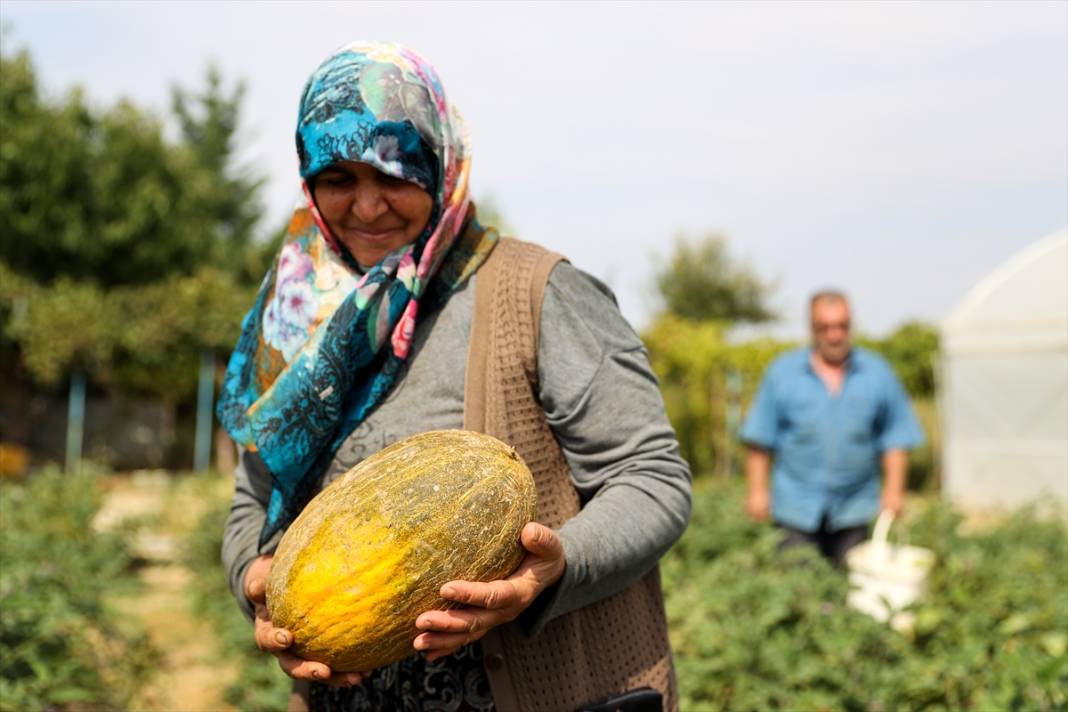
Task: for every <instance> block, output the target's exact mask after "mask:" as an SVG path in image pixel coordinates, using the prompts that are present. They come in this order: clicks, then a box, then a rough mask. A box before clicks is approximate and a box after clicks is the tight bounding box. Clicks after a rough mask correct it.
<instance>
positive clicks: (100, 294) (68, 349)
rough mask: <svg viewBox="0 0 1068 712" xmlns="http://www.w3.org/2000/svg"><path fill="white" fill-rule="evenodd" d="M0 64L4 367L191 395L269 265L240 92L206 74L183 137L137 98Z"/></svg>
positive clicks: (184, 95) (231, 336)
mask: <svg viewBox="0 0 1068 712" xmlns="http://www.w3.org/2000/svg"><path fill="white" fill-rule="evenodd" d="M0 63H2V64H0V80H2V81H0V127H2V129H3V130H2V131H0V350H2V351H3V353H2V354H0V356H2V357H3V358H2V359H0V363H10V362H12V361H14V362H16V363H20V364H21V365H22V366H24V367H25V368H26V370H27V371H28V373H29V375H30V376H31V377H32V378H33V380H34V381H35V382H37V383H40V384H48V383H60V382H62V380H63V379H64V378H65V377H66V375H67V374H69V373H70V372H71V371H72V370H75V369H77V370H82V371H84V372H86V373H88V375H89V376H90V377H91V378H92V380H93V381H94V382H95V383H96V384H98V385H103V386H107V387H109V388H112V389H114V390H120V391H137V392H151V393H154V394H156V395H158V396H160V397H162V398H163V399H165V400H167V401H170V402H177V401H179V400H181V399H182V398H185V397H187V396H189V395H191V393H192V392H193V389H194V387H195V383H196V370H197V364H198V362H199V357H200V353H201V351H202V350H203V349H212V350H217V351H220V350H224V349H226V348H228V347H229V346H231V345H232V344H233V343H234V340H235V339H236V337H237V334H238V331H239V329H240V321H241V316H242V314H243V312H244V310H245V309H247V307H248V305H249V304H250V303H251V300H252V296H253V294H254V292H255V285H256V282H257V281H258V280H259V279H261V278H262V276H263V271H264V270H265V264H264V265H256V264H253V263H255V262H257V261H262V260H263V257H262V254H263V251H262V249H261V248H259V247H258V246H256V245H255V243H254V240H253V237H252V234H253V231H254V229H255V226H256V224H257V220H258V217H259V201H258V194H259V189H260V184H261V182H262V181H260V180H259V179H256V178H254V177H250V176H249V175H248V174H247V172H244V171H240V170H237V169H234V167H233V154H234V150H233V149H234V144H235V132H236V128H237V120H238V116H239V109H240V102H241V98H242V96H243V93H242V89H241V86H240V85H238V87H237V89H235V90H234V91H232V92H230V93H225V92H224V91H223V89H222V81H221V79H220V78H219V76H218V73H217V72H215V71H214V70H209V73H208V81H207V88H206V89H205V90H204V91H203V92H202V93H198V94H192V93H189V92H185V91H183V90H180V89H176V90H175V93H174V97H175V99H174V101H175V105H174V109H175V112H176V118H177V119H178V122H179V124H180V129H181V140H179V141H177V142H174V141H168V140H166V138H165V137H164V133H163V130H162V125H161V122H160V120H159V119H158V118H157V117H155V116H153V115H152V114H150V113H148V112H145V111H143V110H141V109H138V108H137V107H135V106H134V105H133V104H131V103H129V102H125V101H124V102H119V103H117V104H116V105H114V106H111V107H106V108H103V109H94V108H91V107H89V106H88V105H87V103H86V102H85V101H84V99H83V98H82V95H81V93H80V91H78V90H77V89H75V90H73V91H71V92H69V93H68V94H67V95H66V96H64V97H62V98H60V99H48V98H47V97H44V96H43V95H42V92H41V90H40V88H39V85H38V81H37V77H36V74H35V72H34V69H33V65H32V62H31V61H30V58H29V56H28V55H27V54H26V52H25V51H22V52H19V53H17V54H15V55H12V56H8V55H7V54H0Z"/></svg>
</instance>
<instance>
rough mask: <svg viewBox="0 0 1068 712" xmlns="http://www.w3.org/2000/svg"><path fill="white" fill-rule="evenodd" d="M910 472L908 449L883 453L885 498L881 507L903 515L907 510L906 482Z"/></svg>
mask: <svg viewBox="0 0 1068 712" xmlns="http://www.w3.org/2000/svg"><path fill="white" fill-rule="evenodd" d="M908 474H909V453H908V450H898V449H894V450H887V451H886V452H884V453H883V498H882V503H881V505H880V509H882V510H884V511H888V512H890V513H892V514H893V515H894V516H895V517H897V516H901V513H902V512H903V511H904V510H905V483H906V481H907V480H908Z"/></svg>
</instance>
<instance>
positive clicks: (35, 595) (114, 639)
mask: <svg viewBox="0 0 1068 712" xmlns="http://www.w3.org/2000/svg"><path fill="white" fill-rule="evenodd" d="M99 503H100V492H99V489H98V486H97V481H96V479H95V477H94V476H93V475H92V474H83V475H78V476H69V475H64V474H62V473H61V472H59V471H57V470H47V471H43V472H38V473H36V474H34V475H32V476H31V477H30V478H29V479H28V480H27V481H26V482H25V483H19V482H13V481H2V482H0V553H2V556H3V566H2V567H0V650H2V651H3V654H2V655H0V710H5V711H7V710H10V711H11V712H15V711H16V710H18V711H21V710H30V709H55V708H63V707H65V706H69V705H82V706H83V707H84V706H85V705H90V704H91V705H92V707H93V708H94V709H116V710H119V709H126V708H127V706H128V704H127V703H128V702H129V701H130V699H131V698H132V696H133V694H134V693H135V692H136V691H137V689H138V688H139V687H140V686H141V685H142V684H143V683H144V682H145V680H147V677H148V674H149V672H150V671H151V669H152V667H153V665H154V663H155V661H156V659H157V654H156V652H155V651H154V650H153V648H152V647H151V645H150V644H149V642H148V639H147V637H146V635H145V633H144V632H143V631H141V630H138V629H137V628H136V627H134V625H133V624H132V623H131V622H130V621H128V620H124V619H123V618H122V617H121V616H119V615H118V614H117V613H116V612H115V611H113V610H111V608H110V607H109V606H108V605H106V603H105V594H110V593H113V592H115V591H117V590H119V591H121V590H127V591H130V590H135V589H136V586H137V583H136V576H135V575H134V573H133V570H132V564H133V558H132V556H131V554H130V552H129V550H128V549H127V547H126V544H125V543H124V540H123V537H122V534H121V532H117V533H99V532H94V531H93V530H92V528H91V523H92V519H93V516H94V515H95V513H96V511H97V509H98V506H99Z"/></svg>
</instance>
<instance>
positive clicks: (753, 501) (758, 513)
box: [745, 445, 771, 522]
mask: <svg viewBox="0 0 1068 712" xmlns="http://www.w3.org/2000/svg"><path fill="white" fill-rule="evenodd" d="M770 471H771V454H770V453H769V452H768V451H767V450H764V449H762V448H759V447H755V446H753V445H748V446H747V447H746V455H745V484H746V497H745V511H746V514H748V515H749V518H750V519H752V520H753V521H754V522H766V521H767V520H768V518H769V517H770V516H771V494H770V492H769V490H768V479H769V478H768V473H769V472H770Z"/></svg>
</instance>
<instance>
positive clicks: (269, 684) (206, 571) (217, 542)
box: [186, 502, 293, 712]
mask: <svg viewBox="0 0 1068 712" xmlns="http://www.w3.org/2000/svg"><path fill="white" fill-rule="evenodd" d="M228 505H229V502H221V503H218V504H216V505H215V506H213V507H212V508H211V509H210V510H209V511H208V512H207V513H205V514H204V516H203V517H201V519H200V523H199V524H198V525H197V527H196V528H195V529H194V532H193V534H192V535H191V536H190V538H189V540H188V541H187V542H186V551H187V560H186V565H187V566H188V567H189V569H190V570H191V571H193V572H194V575H195V576H194V579H193V581H192V583H191V585H190V594H191V595H192V597H193V610H194V611H195V612H197V613H199V614H201V615H203V616H204V618H205V619H206V620H207V622H208V623H209V625H210V626H211V627H212V628H213V629H214V630H215V632H216V636H217V641H218V647H219V656H220V657H221V658H223V659H225V660H233V661H235V662H236V665H237V668H238V674H237V677H236V679H235V680H234V681H233V682H232V683H231V684H230V685H229V686H228V687H227V688H226V692H225V693H224V694H225V698H226V701H227V702H228V703H230V704H232V705H234V706H235V707H237V708H238V709H240V710H244V711H245V712H258V711H260V710H263V711H264V712H267V711H268V710H281V709H285V708H286V704H287V700H288V698H289V691H290V688H291V687H292V682H293V681H292V680H291V679H290V678H289V677H288V676H287V675H286V674H285V673H283V672H282V670H281V669H280V668H279V667H278V663H277V662H276V661H275V658H274V656H272V655H268V654H267V653H264V652H262V651H261V650H260V649H259V648H257V647H256V643H255V641H254V640H253V638H252V624H251V623H250V622H249V621H248V620H247V619H246V618H245V616H244V615H243V614H242V613H241V610H240V609H239V608H238V607H237V603H236V602H235V601H234V597H233V594H232V593H231V592H230V587H229V585H228V584H227V580H226V573H225V572H224V571H223V569H222V565H221V563H220V560H219V552H220V551H221V550H222V536H223V525H224V524H225V523H226V515H227V513H228V511H229V506H228Z"/></svg>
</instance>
